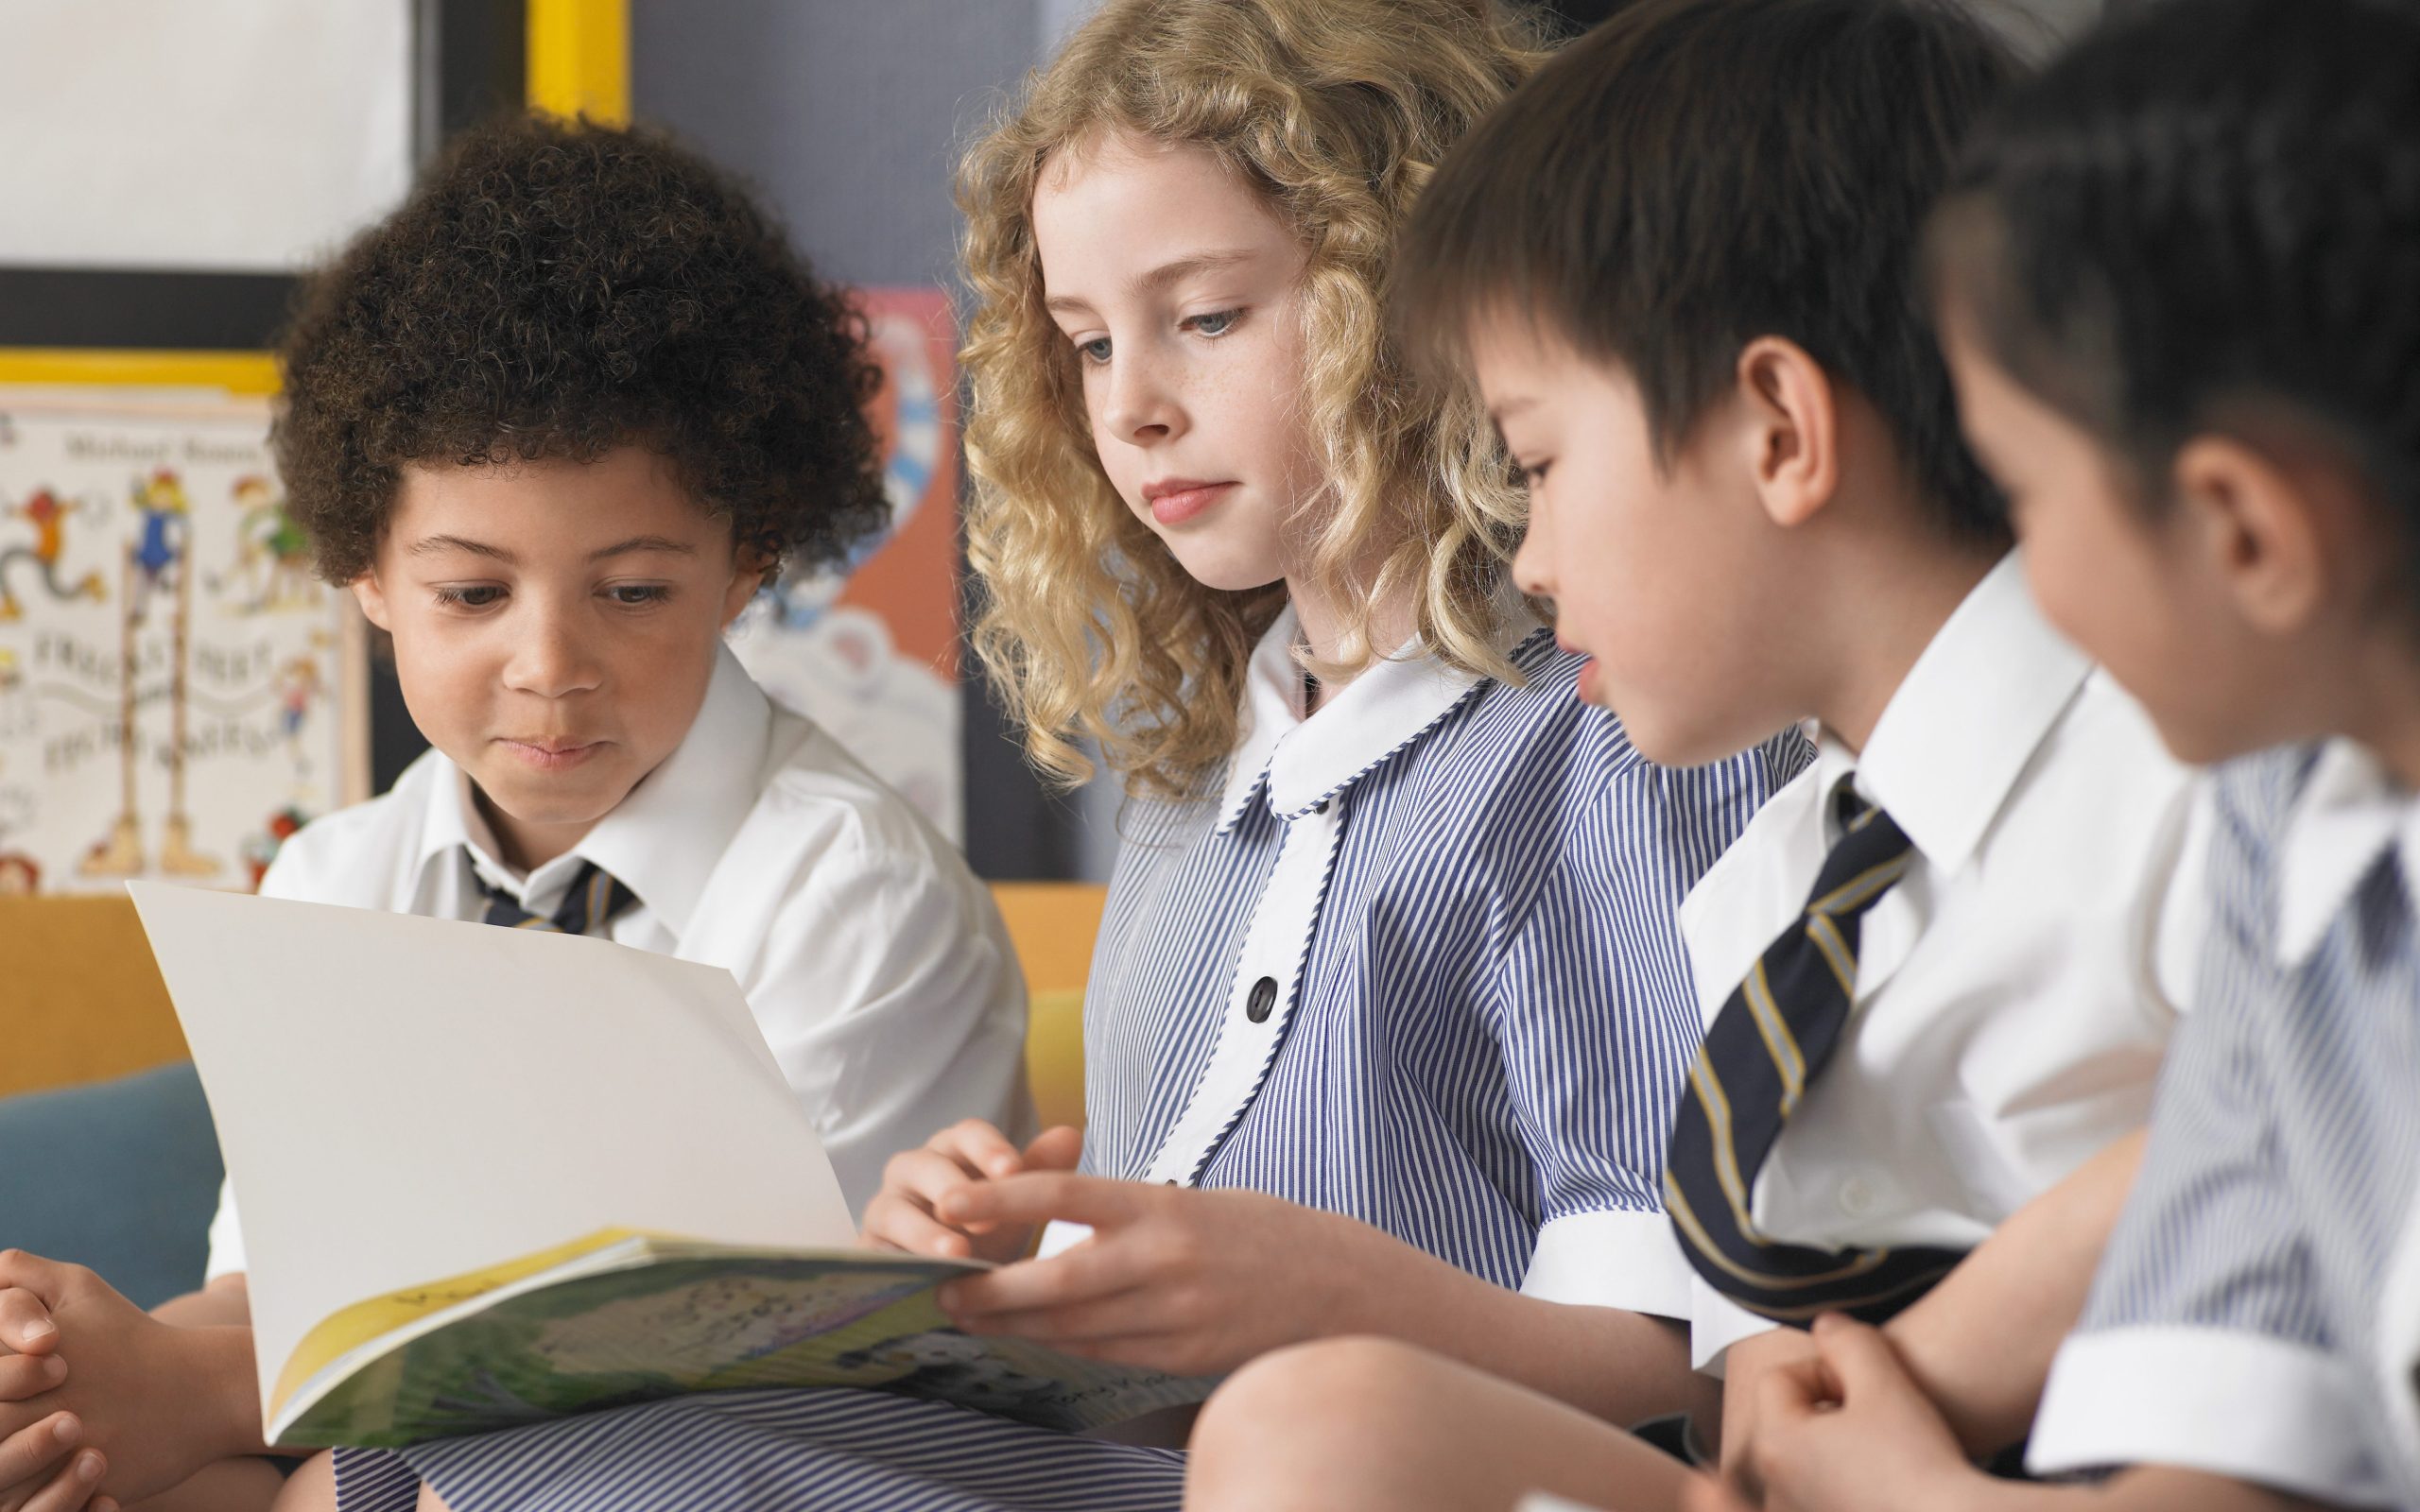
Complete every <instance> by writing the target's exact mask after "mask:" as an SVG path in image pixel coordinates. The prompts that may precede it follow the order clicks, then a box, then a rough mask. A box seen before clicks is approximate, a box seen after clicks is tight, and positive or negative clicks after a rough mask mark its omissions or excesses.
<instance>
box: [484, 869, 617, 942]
mask: <svg viewBox="0 0 2420 1512" xmlns="http://www.w3.org/2000/svg"><path fill="white" fill-rule="evenodd" d="M471 875H472V876H473V878H475V879H476V880H477V881H478V884H479V891H480V892H482V893H484V894H486V896H487V901H488V904H487V909H486V911H485V912H483V913H482V914H480V915H479V922H481V923H483V924H498V925H501V926H503V927H504V928H506V929H534V930H542V931H544V932H545V933H548V934H561V935H590V934H594V933H596V931H597V930H599V929H602V928H603V927H604V926H605V925H606V924H607V923H608V922H610V921H611V920H612V919H613V918H614V915H616V914H619V913H620V912H621V911H622V910H623V909H625V908H628V907H629V906H631V904H632V903H634V902H638V894H636V893H634V892H632V891H631V889H630V888H628V887H626V886H624V885H622V884H621V882H620V881H619V880H618V879H616V878H615V877H614V874H613V873H612V872H609V871H607V870H606V869H605V868H602V867H600V866H598V865H597V864H596V862H594V861H588V862H583V863H581V864H580V868H579V871H578V872H577V873H576V874H574V875H573V877H572V879H571V885H570V886H569V887H567V888H565V889H563V901H562V902H561V903H559V904H557V905H556V907H555V911H554V913H553V914H551V915H547V914H533V913H531V912H529V910H527V908H524V907H522V906H521V902H520V901H519V900H518V899H516V898H514V897H513V896H512V895H511V894H510V893H509V892H506V891H504V890H503V889H502V888H500V887H491V886H489V885H487V882H486V879H484V878H480V877H479V875H478V872H477V870H476V869H475V868H474V870H473V871H472V873H471Z"/></svg>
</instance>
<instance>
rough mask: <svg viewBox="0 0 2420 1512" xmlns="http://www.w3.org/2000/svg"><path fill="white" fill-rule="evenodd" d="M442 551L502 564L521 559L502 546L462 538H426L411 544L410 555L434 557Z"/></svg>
mask: <svg viewBox="0 0 2420 1512" xmlns="http://www.w3.org/2000/svg"><path fill="white" fill-rule="evenodd" d="M441 551H467V552H469V553H470V554H471V555H472V556H474V557H493V558H495V559H496V560H497V561H500V562H507V563H510V562H515V561H518V560H519V559H520V558H516V557H514V556H513V555H512V553H510V552H509V551H507V550H505V549H504V548H503V547H502V546H491V545H489V544H487V542H485V541H465V540H463V539H462V538H461V537H460V536H425V537H423V538H422V539H421V540H418V541H413V542H412V543H411V548H410V551H409V555H411V556H414V557H434V556H436V555H437V554H438V553H439V552H441Z"/></svg>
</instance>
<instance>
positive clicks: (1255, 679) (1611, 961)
mask: <svg viewBox="0 0 2420 1512" xmlns="http://www.w3.org/2000/svg"><path fill="white" fill-rule="evenodd" d="M1293 635H1294V624H1293V619H1292V616H1291V615H1290V613H1289V614H1288V615H1287V616H1286V617H1285V618H1284V619H1282V620H1281V621H1280V622H1279V623H1278V624H1277V625H1276V626H1274V627H1271V630H1270V632H1269V634H1268V635H1267V636H1266V637H1265V638H1264V639H1263V641H1262V643H1261V644H1260V646H1259V648H1258V650H1257V651H1256V652H1255V653H1254V657H1253V670H1252V676H1251V679H1250V692H1249V694H1248V707H1247V715H1248V730H1247V733H1246V735H1245V737H1244V741H1243V744H1242V747H1241V748H1240V749H1239V751H1238V753H1237V755H1236V759H1235V761H1234V762H1233V763H1232V764H1231V765H1230V767H1229V770H1228V773H1227V776H1226V780H1225V782H1224V785H1223V788H1222V789H1221V790H1220V791H1219V792H1218V793H1216V794H1215V795H1211V796H1206V797H1204V798H1201V799H1194V800H1191V801H1185V802H1150V801H1144V800H1139V799H1138V800H1135V801H1133V802H1131V803H1130V804H1129V805H1128V808H1127V811H1126V814H1125V816H1124V819H1123V824H1122V829H1123V833H1124V840H1125V844H1124V847H1123V849H1122V851H1121V853H1120V859H1119V864H1118V868H1117V871H1116V875H1115V880H1114V881H1113V883H1112V885H1111V888H1110V906H1109V914H1108V918H1107V919H1106V920H1105V922H1104V924H1103V928H1102V932H1101V936H1100V940H1099V944H1098V948H1097V951H1096V954H1095V956H1094V960H1093V970H1092V977H1091V984H1090V987H1089V988H1088V989H1087V1005H1086V1022H1085V1043H1086V1059H1087V1064H1088V1068H1089V1083H1090V1092H1089V1098H1088V1101H1089V1105H1090V1106H1089V1121H1088V1128H1087V1131H1086V1152H1085V1163H1086V1166H1087V1168H1088V1169H1091V1170H1094V1171H1096V1172H1098V1173H1101V1174H1104V1175H1109V1176H1115V1177H1133V1178H1140V1179H1150V1180H1162V1181H1178V1182H1183V1183H1188V1184H1198V1185H1201V1186H1210V1187H1248V1188H1251V1189H1253V1190H1255V1191H1260V1192H1266V1193H1271V1194H1275V1195H1277V1196H1281V1197H1285V1198H1288V1199H1289V1200H1292V1201H1296V1202H1301V1203H1305V1204H1307V1205H1309V1206H1313V1207H1317V1208H1322V1209H1325V1210H1328V1211H1335V1212H1342V1213H1347V1214H1350V1215H1352V1216H1355V1217H1357V1218H1360V1219H1363V1220H1365V1221H1367V1222H1369V1223H1372V1224H1374V1225H1376V1226H1377V1227H1379V1228H1381V1229H1386V1230H1387V1231H1389V1232H1390V1233H1392V1234H1394V1235H1395V1236H1396V1237H1397V1238H1400V1239H1402V1240H1404V1241H1405V1242H1406V1243H1408V1244H1411V1245H1414V1246H1418V1247H1419V1248H1421V1249H1425V1250H1426V1251H1428V1252H1429V1253H1431V1254H1435V1255H1439V1256H1442V1257H1443V1258H1444V1259H1446V1260H1449V1261H1451V1262H1453V1263H1455V1264H1457V1265H1459V1266H1461V1267H1462V1268H1463V1269H1466V1270H1469V1271H1472V1272H1474V1273H1476V1274H1478V1275H1480V1276H1483V1277H1486V1278H1487V1279H1489V1280H1494V1281H1496V1282H1498V1283H1499V1284H1502V1285H1507V1286H1525V1287H1526V1289H1527V1290H1529V1291H1530V1292H1532V1293H1534V1294H1537V1295H1543V1296H1547V1297H1554V1298H1555V1299H1558V1300H1563V1301H1575V1302H1591V1303H1598V1304H1601V1305H1607V1306H1619V1307H1628V1308H1633V1309H1635V1310H1639V1311H1645V1312H1652V1313H1659V1314H1668V1315H1682V1314H1684V1312H1685V1307H1686V1304H1687V1274H1686V1270H1685V1267H1683V1266H1680V1265H1679V1264H1678V1263H1677V1262H1676V1261H1675V1259H1674V1257H1673V1255H1672V1253H1671V1248H1670V1246H1669V1244H1668V1242H1667V1241H1666V1240H1665V1238H1664V1232H1663V1223H1664V1220H1663V1218H1662V1215H1661V1214H1662V1207H1661V1202H1660V1199H1659V1197H1658V1194H1657V1184H1658V1182H1659V1180H1660V1179H1661V1173H1662V1169H1663V1151H1664V1142H1665V1139H1666V1137H1667V1134H1668V1130H1669V1127H1670V1124H1671V1108H1672V1099H1673V1096H1674V1094H1675V1092H1676V1090H1677V1089H1678V1087H1679V1086H1680V1078H1681V1075H1682V1072H1683V1070H1684V1068H1685V1064H1686V1061H1687V1058H1688V1057H1689V1056H1690V1055H1691V1054H1692V1053H1693V1052H1694V1050H1695V1047H1696V1044H1697V1040H1698V1037H1699V1034H1700V1032H1701V1030H1700V1025H1699V1021H1698V1016H1697V1012H1696V1008H1695V1003H1694V998H1693V996H1692V989H1691V986H1690V977H1689V972H1688V967H1687V962H1686V959H1685V954H1684V952H1683V948H1682V944H1681V938H1680V933H1679V930H1678V927H1677V925H1676V923H1675V921H1674V911H1675V909H1676V908H1677V907H1678V905H1679V903H1680V901H1681V899H1682V898H1683V897H1684V896H1685V895H1686V893H1687V892H1688V889H1689V887H1690V886H1691V885H1692V884H1693V883H1694V882H1695V881H1696V879H1697V878H1698V876H1699V874H1700V873H1702V872H1703V870H1704V869H1705V868H1706V867H1708V866H1709V865H1711V864H1712V862H1713V861H1714V859H1715V858H1716V857H1717V856H1719V855H1720V854H1721V853H1722V851H1723V850H1724V848H1725V847H1727V846H1728V845H1729V844H1730V843H1731V840H1732V839H1733V837H1734V836H1736V835H1737V833H1738V832H1739V830H1740V829H1741V827H1742V826H1744V825H1745V824H1746V822H1747V820H1748V819H1749V817H1750V816H1752V815H1753V814H1755V810H1756V807H1757V805H1758V804H1759V803H1761V802H1762V801H1763V800H1764V799H1765V797H1766V795H1767V794H1768V793H1770V792H1772V789H1773V788H1774V787H1776V786H1777V785H1779V783H1780V782H1783V781H1786V780H1787V779H1788V778H1789V775H1790V774H1791V772H1792V771H1793V770H1794V769H1795V767H1796V766H1797V765H1800V764H1801V763H1803V761H1804V759H1805V747H1804V743H1803V742H1801V741H1800V740H1799V739H1798V738H1797V736H1796V735H1795V734H1792V735H1790V736H1789V737H1787V738H1785V739H1782V740H1777V741H1775V742H1774V743H1772V745H1771V746H1770V747H1765V748H1763V749H1761V750H1758V751H1755V752H1751V753H1749V754H1747V755H1744V756H1740V757H1737V758H1734V759H1733V760H1731V761H1728V762H1724V763H1721V764H1719V765H1712V766H1707V767H1702V768H1698V769H1694V770H1689V771H1672V770H1668V769H1663V768H1658V767H1655V766H1652V765H1649V764H1648V763H1647V762H1646V761H1645V760H1644V759H1643V758H1642V757H1640V755H1639V754H1638V752H1637V751H1636V750H1635V749H1634V748H1633V747H1632V746H1631V744H1630V742H1629V740H1628V739H1627V738H1626V737H1625V736H1624V734H1623V733H1622V729H1621V725H1620V722H1619V721H1618V720H1616V719H1615V718H1613V717H1612V716H1610V715H1608V714H1605V713H1601V712H1599V711H1596V710H1593V709H1590V708H1587V707H1586V706H1584V705H1582V704H1581V703H1580V702H1579V701H1578V699H1577V696H1576V695H1575V693H1574V691H1573V686H1574V682H1575V680H1576V679H1577V676H1578V671H1579V667H1580V665H1581V659H1580V658H1578V657H1576V656H1572V655H1569V654H1567V653H1564V652H1562V651H1559V650H1558V649H1557V648H1556V646H1555V644H1554V643H1553V640H1552V638H1551V636H1550V635H1548V634H1547V632H1546V631H1543V630H1539V631H1535V632H1533V633H1530V634H1529V635H1527V637H1526V639H1524V640H1522V641H1521V643H1520V644H1518V645H1517V646H1516V647H1515V648H1514V650H1513V661H1514V663H1515V664H1516V665H1517V666H1519V667H1520V668H1521V669H1522V671H1523V672H1524V673H1525V674H1526V675H1527V678H1528V685H1527V686H1526V687H1521V688H1513V687H1510V686H1507V685H1505V684H1502V683H1499V682H1496V681H1494V680H1493V679H1477V678H1473V677H1470V676H1467V675H1462V674H1457V673H1454V672H1452V671H1451V670H1450V669H1448V668H1446V667H1444V666H1443V663H1441V662H1436V661H1434V660H1431V659H1413V660H1404V661H1393V662H1380V663H1377V664H1375V665H1374V666H1373V667H1371V668H1370V669H1369V670H1368V671H1366V672H1364V673H1363V674H1362V675H1361V676H1360V677H1359V678H1357V679H1355V680H1354V681H1353V682H1351V683H1350V684H1348V685H1346V686H1345V687H1344V688H1343V689H1342V690H1340V692H1339V693H1338V694H1337V695H1336V696H1335V697H1334V698H1333V700H1332V701H1331V702H1329V703H1328V704H1327V705H1326V706H1325V707H1324V708H1322V710H1321V711H1320V713H1318V715H1317V716H1316V717H1313V718H1310V719H1305V718H1304V717H1303V715H1302V713H1301V710H1302V701H1301V687H1302V679H1301V674H1300V673H1299V671H1298V670H1296V668H1295V666H1294V663H1293V662H1292V660H1291V658H1290V657H1289V655H1288V647H1289V645H1290V644H1291V643H1292V637H1293Z"/></svg>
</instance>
